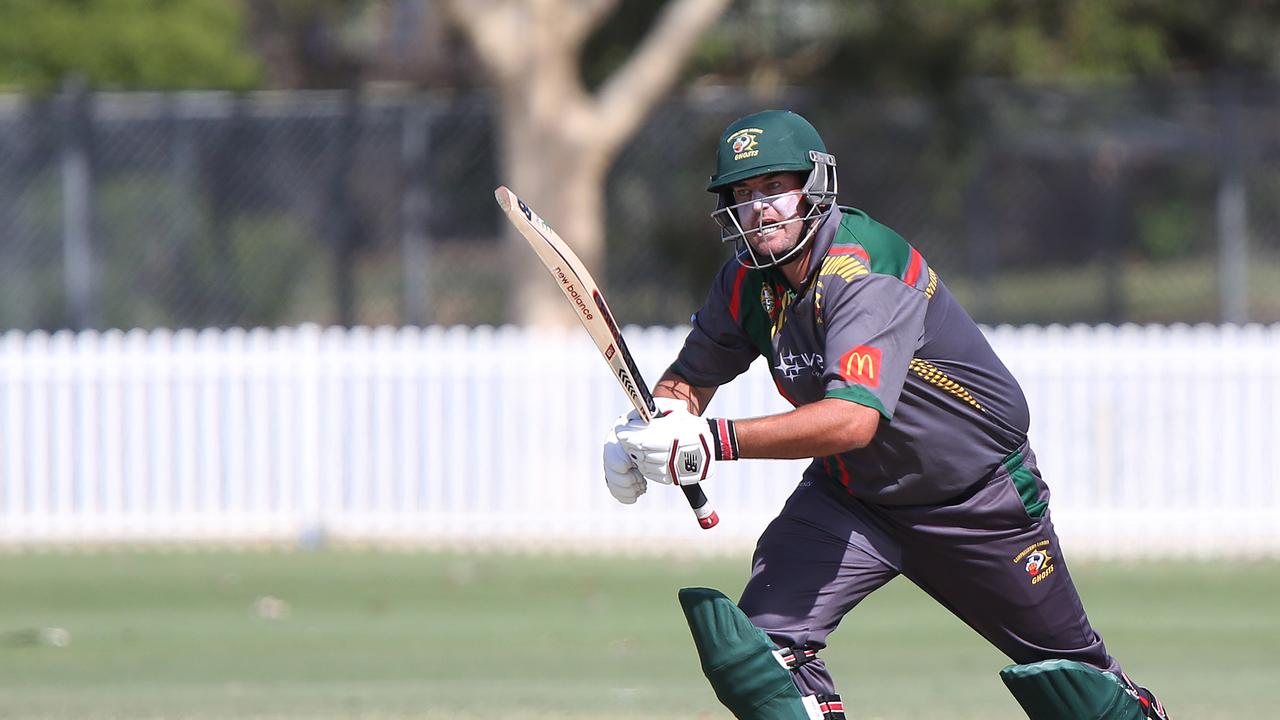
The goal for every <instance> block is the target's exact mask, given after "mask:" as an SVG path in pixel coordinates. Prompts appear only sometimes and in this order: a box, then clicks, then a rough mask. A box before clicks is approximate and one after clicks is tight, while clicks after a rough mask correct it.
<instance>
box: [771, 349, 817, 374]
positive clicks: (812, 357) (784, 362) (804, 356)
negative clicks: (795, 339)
mask: <svg viewBox="0 0 1280 720" xmlns="http://www.w3.org/2000/svg"><path fill="white" fill-rule="evenodd" d="M824 367H826V366H825V364H824V363H823V362H822V353H803V352H802V353H796V352H792V351H790V350H780V351H779V352H778V364H777V365H774V366H773V369H774V370H777V371H778V372H779V373H780V374H781V375H782V377H784V378H786V379H788V380H795V379H796V378H797V377H799V376H800V373H802V372H805V371H806V370H807V371H808V372H809V373H810V374H811V375H813V376H814V377H822V370H823V368H824Z"/></svg>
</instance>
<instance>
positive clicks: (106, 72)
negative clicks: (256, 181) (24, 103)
mask: <svg viewBox="0 0 1280 720" xmlns="http://www.w3.org/2000/svg"><path fill="white" fill-rule="evenodd" d="M244 20H245V18H244V6H243V4H242V3H240V2H237V1H235V0H96V1H95V0H5V2H3V3H0V87H6V86H7V87H8V88H10V89H21V90H27V91H32V92H48V91H50V90H51V89H53V88H55V87H57V85H58V84H59V83H60V82H61V81H62V79H63V78H64V77H66V76H68V75H72V74H74V75H80V76H82V77H84V78H85V79H86V81H87V82H88V83H89V84H90V85H91V86H93V87H97V88H119V89H160V90H170V89H183V88H219V89H235V90H238V89H245V88H250V87H253V86H255V85H256V84H257V82H258V78H259V76H260V73H261V70H260V66H259V62H258V60H257V59H256V58H255V57H254V55H253V53H252V51H251V50H250V49H249V48H248V46H247V44H246V43H245V34H244V29H245V28H244V25H245V22H244Z"/></svg>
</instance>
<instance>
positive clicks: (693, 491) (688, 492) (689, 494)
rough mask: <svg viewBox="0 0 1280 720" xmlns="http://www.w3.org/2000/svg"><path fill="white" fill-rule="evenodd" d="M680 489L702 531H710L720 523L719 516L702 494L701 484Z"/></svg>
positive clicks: (704, 494)
mask: <svg viewBox="0 0 1280 720" xmlns="http://www.w3.org/2000/svg"><path fill="white" fill-rule="evenodd" d="M680 489H681V490H683V491H684V496H685V499H687V500H688V501H689V507H691V508H693V514H694V515H697V516H698V524H699V525H701V526H702V529H703V530H710V529H711V528H713V527H715V526H716V523H718V522H720V516H719V515H717V514H716V511H715V508H713V507H711V501H710V500H708V499H707V494H706V493H704V492H702V483H694V484H693V485H681V486H680Z"/></svg>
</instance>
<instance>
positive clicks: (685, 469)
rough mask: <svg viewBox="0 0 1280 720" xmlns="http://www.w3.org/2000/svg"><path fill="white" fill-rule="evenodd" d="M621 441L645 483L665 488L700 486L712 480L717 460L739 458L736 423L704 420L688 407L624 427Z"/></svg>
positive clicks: (621, 429) (619, 437)
mask: <svg viewBox="0 0 1280 720" xmlns="http://www.w3.org/2000/svg"><path fill="white" fill-rule="evenodd" d="M618 442H619V443H621V444H622V447H623V448H625V449H626V451H627V454H628V455H630V456H631V459H632V460H634V461H635V463H636V467H638V468H639V470H640V474H641V475H643V476H644V479H645V480H649V481H652V482H657V483H663V484H664V485H672V484H675V485H693V484H694V483H700V482H702V481H704V480H707V479H710V478H711V476H712V472H713V468H714V467H715V464H716V461H718V460H736V459H738V441H737V437H736V436H735V435H734V431H733V421H732V420H725V419H722V418H711V419H704V418H702V417H699V416H697V415H694V414H692V413H690V412H689V411H688V410H687V409H685V408H680V409H676V410H672V411H671V412H669V413H667V414H665V415H663V416H662V417H657V418H654V419H653V422H651V423H649V424H648V425H646V426H642V427H635V426H628V427H625V428H620V429H619V430H618Z"/></svg>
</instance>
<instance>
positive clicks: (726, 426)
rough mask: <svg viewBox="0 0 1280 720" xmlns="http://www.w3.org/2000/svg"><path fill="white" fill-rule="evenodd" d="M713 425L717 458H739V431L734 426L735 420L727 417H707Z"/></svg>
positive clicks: (708, 422)
mask: <svg viewBox="0 0 1280 720" xmlns="http://www.w3.org/2000/svg"><path fill="white" fill-rule="evenodd" d="M707 425H709V426H710V427H711V437H712V438H714V439H715V443H714V444H715V454H716V459H717V460H737V459H738V433H737V431H735V430H734V428H733V421H732V420H729V419H727V418H707Z"/></svg>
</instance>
